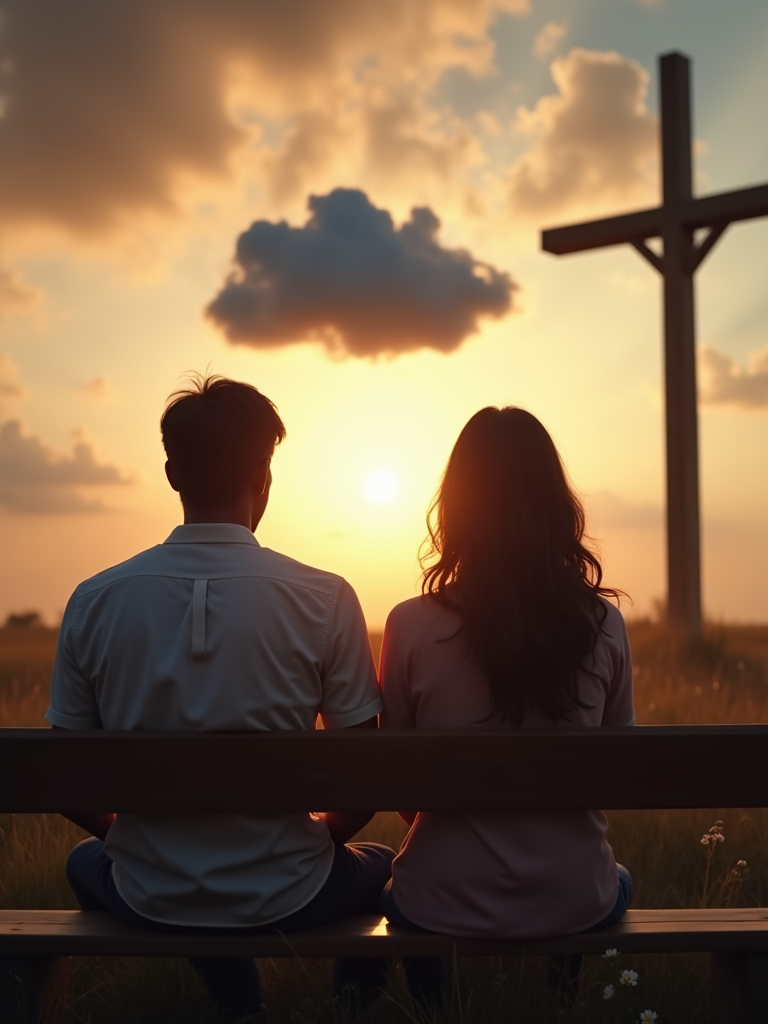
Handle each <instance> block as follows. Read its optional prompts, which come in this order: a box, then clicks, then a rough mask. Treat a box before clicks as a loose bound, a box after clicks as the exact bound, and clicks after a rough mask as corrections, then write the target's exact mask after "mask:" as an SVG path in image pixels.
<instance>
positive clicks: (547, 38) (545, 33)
mask: <svg viewBox="0 0 768 1024" xmlns="http://www.w3.org/2000/svg"><path fill="white" fill-rule="evenodd" d="M567 33H568V22H567V21H548V22H547V24H546V25H545V26H544V27H543V28H542V29H541V31H540V32H538V33H537V35H536V38H535V39H534V41H533V52H534V53H535V54H536V56H537V57H539V58H540V59H541V60H544V59H545V58H546V57H549V56H551V55H552V54H553V53H554V52H555V50H556V49H557V44H558V43H559V42H560V40H561V39H562V38H563V36H565V35H567Z"/></svg>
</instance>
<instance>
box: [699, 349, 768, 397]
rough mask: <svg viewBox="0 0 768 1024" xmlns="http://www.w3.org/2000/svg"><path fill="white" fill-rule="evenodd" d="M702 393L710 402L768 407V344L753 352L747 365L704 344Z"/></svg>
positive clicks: (701, 395)
mask: <svg viewBox="0 0 768 1024" xmlns="http://www.w3.org/2000/svg"><path fill="white" fill-rule="evenodd" d="M699 397H700V398H701V401H702V402H703V403H706V404H708V405H731V406H735V407H737V408H741V409H768V348H763V349H760V350H759V351H757V352H750V354H749V362H748V364H747V366H746V367H743V366H739V364H738V363H737V362H736V361H735V360H733V359H730V358H729V357H728V356H724V355H723V354H722V353H720V352H717V351H716V350H715V349H713V348H708V347H707V346H704V347H703V348H702V349H701V350H700V351H699Z"/></svg>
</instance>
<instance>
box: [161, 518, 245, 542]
mask: <svg viewBox="0 0 768 1024" xmlns="http://www.w3.org/2000/svg"><path fill="white" fill-rule="evenodd" d="M165 543H166V544H255V545H256V547H259V542H258V541H257V540H256V538H255V537H254V536H253V534H252V533H251V531H250V530H249V529H248V528H247V527H246V526H240V525H238V524H237V523H185V524H184V525H182V526H177V527H176V529H175V530H173V531H172V533H171V535H170V536H169V537H168V538H167V540H166V541H165Z"/></svg>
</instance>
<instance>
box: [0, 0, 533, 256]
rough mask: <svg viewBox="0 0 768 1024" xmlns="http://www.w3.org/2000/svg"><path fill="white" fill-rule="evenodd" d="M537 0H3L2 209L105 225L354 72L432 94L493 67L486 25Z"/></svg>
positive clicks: (325, 94)
mask: <svg viewBox="0 0 768 1024" xmlns="http://www.w3.org/2000/svg"><path fill="white" fill-rule="evenodd" d="M528 6H529V4H528V0H429V2H423V3H414V2H413V0H387V3H381V0H327V2H325V3H322V4H320V3H318V2H317V0H284V2H282V3H274V2H273V0H219V2H217V3H215V4H213V3H210V2H209V0H163V2H162V3H157V2H156V0H132V2H131V3H120V4H103V3H98V2H96V0H67V3H66V4H62V3H59V2H57V0H39V2H36V3H29V2H28V0H3V3H2V12H3V14H4V19H3V24H2V28H1V29H0V166H2V168H3V186H2V189H1V190H0V217H1V218H2V221H3V223H4V225H6V226H8V225H9V224H10V225H13V224H17V225H18V224H22V225H27V224H30V223H33V224H45V225H49V224H53V225H57V226H60V227H64V228H65V229H68V230H70V231H75V232H77V233H78V235H79V236H81V235H83V234H90V235H93V234H94V233H99V232H104V231H108V230H110V229H111V228H113V227H114V226H115V225H120V224H122V223H124V222H125V221H127V220H128V219H129V218H130V217H133V216H135V214H136V213H137V212H140V211H149V212H158V211H159V212H160V213H165V214H168V213H173V212H174V211H176V210H177V209H178V208H179V204H180V202H181V200H180V194H181V191H180V190H181V189H182V186H186V185H187V184H188V183H189V182H190V181H194V182H199V181H206V182H214V183H216V182H218V183H223V182H225V181H227V180H230V179H231V177H232V175H233V173H234V167H235V164H236V162H237V158H238V156H240V155H243V154H247V153H248V146H249V144H252V143H253V141H254V139H255V138H256V137H257V135H258V130H257V129H258V126H260V125H265V124H266V125H273V124H275V123H279V122H281V119H282V120H283V121H285V119H288V123H289V124H290V121H291V119H292V118H293V117H294V116H296V115H297V114H298V115H299V116H300V117H301V116H302V115H306V112H307V111H313V110H323V109H326V107H327V105H328V100H329V98H330V97H332V96H333V95H334V93H335V92H336V91H338V90H339V89H340V88H341V87H342V86H343V84H344V82H349V81H359V80H363V79H365V80H368V79H374V78H375V79H380V80H395V79H396V80H398V81H404V82H407V83H409V84H410V88H411V89H412V90H413V91H414V92H418V93H420V94H421V95H426V92H427V91H428V90H429V88H430V87H431V86H432V85H433V84H434V82H435V81H436V80H437V78H438V77H439V76H440V74H441V73H442V72H443V71H445V70H446V69H448V68H463V69H465V70H467V71H468V72H470V73H472V74H475V75H480V74H486V73H489V72H490V71H492V70H493V66H494V64H493V62H494V42H493V39H492V37H491V34H490V27H491V25H492V23H493V21H494V19H495V18H496V17H497V16H498V14H499V13H500V12H502V11H505V12H508V13H515V14H521V13H525V12H526V11H527V10H528Z"/></svg>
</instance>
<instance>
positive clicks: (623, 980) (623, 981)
mask: <svg viewBox="0 0 768 1024" xmlns="http://www.w3.org/2000/svg"><path fill="white" fill-rule="evenodd" d="M619 984H620V985H626V986H627V988H629V987H631V986H632V987H633V986H635V985H637V971H622V972H621V974H620V975H619Z"/></svg>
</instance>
